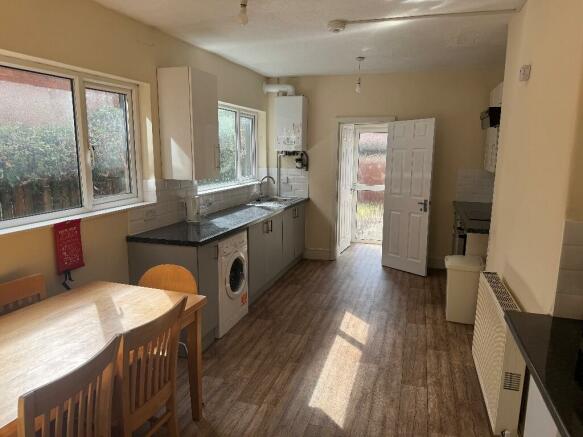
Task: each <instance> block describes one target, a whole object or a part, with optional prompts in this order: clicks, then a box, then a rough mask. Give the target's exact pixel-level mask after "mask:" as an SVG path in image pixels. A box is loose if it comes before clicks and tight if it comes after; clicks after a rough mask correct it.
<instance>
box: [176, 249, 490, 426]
mask: <svg viewBox="0 0 583 437" xmlns="http://www.w3.org/2000/svg"><path fill="white" fill-rule="evenodd" d="M380 257H381V253H380V247H379V246H374V245H354V246H352V247H351V248H350V249H348V250H347V251H346V252H345V253H344V254H343V255H342V256H340V257H339V259H338V260H337V261H335V262H324V261H308V260H304V261H302V262H301V263H300V264H298V265H297V266H296V267H295V268H294V269H293V270H291V271H290V272H289V273H288V274H286V275H285V276H284V277H283V278H282V279H281V280H280V281H279V282H277V283H276V284H275V285H274V286H273V287H272V288H271V290H269V291H268V292H267V293H266V294H265V295H264V296H263V297H262V298H261V299H260V300H259V302H257V304H256V305H254V306H253V307H252V308H251V309H250V313H249V315H248V316H247V317H245V318H244V319H243V320H242V321H241V322H240V323H239V324H238V325H237V326H236V327H235V328H233V330H232V331H231V332H229V334H228V335H227V336H225V337H224V338H223V339H221V340H219V341H217V342H216V343H215V344H214V345H213V346H212V347H211V348H210V349H209V350H207V351H206V352H205V354H204V369H205V370H204V402H205V407H204V420H203V421H202V422H200V423H198V424H195V423H194V422H192V420H191V418H190V404H189V397H188V383H187V381H188V378H187V374H186V367H185V365H186V362H185V360H182V359H181V360H180V363H179V365H180V377H179V378H180V380H179V393H178V397H179V399H180V403H179V414H180V419H179V420H180V425H181V428H182V435H183V436H191V435H193V436H194V435H200V436H333V435H354V436H393V435H395V436H425V435H427V436H461V437H470V436H490V435H491V433H490V430H489V426H488V422H487V416H486V411H485V408H484V404H483V400H482V396H481V393H480V388H479V385H478V380H477V376H476V371H475V368H474V365H473V362H472V357H471V340H472V338H471V334H472V330H471V327H468V326H465V325H459V324H454V323H449V322H446V321H445V319H444V305H445V274H444V273H443V272H432V274H430V275H429V277H427V278H421V277H417V276H414V275H410V274H406V273H402V272H398V271H394V270H390V269H386V268H382V267H381V263H380Z"/></svg>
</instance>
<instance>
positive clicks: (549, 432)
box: [523, 377, 561, 437]
mask: <svg viewBox="0 0 583 437" xmlns="http://www.w3.org/2000/svg"><path fill="white" fill-rule="evenodd" d="M523 435H524V437H541V436H544V437H560V436H561V434H560V433H559V430H558V429H557V425H555V421H554V419H553V417H552V416H551V413H550V412H549V410H548V408H547V406H546V404H545V401H544V399H543V397H542V395H541V392H540V391H539V389H538V387H537V386H536V382H534V380H533V379H532V377H531V378H530V381H529V384H528V400H527V403H526V416H525V419H524V434H523Z"/></svg>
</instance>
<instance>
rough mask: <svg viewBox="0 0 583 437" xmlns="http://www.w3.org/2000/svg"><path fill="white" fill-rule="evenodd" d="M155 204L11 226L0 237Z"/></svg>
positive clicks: (115, 208) (130, 206)
mask: <svg viewBox="0 0 583 437" xmlns="http://www.w3.org/2000/svg"><path fill="white" fill-rule="evenodd" d="M155 203H156V202H154V201H148V202H136V203H130V204H128V205H121V206H116V207H113V208H105V209H100V210H95V211H90V212H83V213H80V214H75V215H69V216H66V217H59V218H55V219H51V220H43V221H40V222H35V223H27V224H25V225H19V226H12V227H9V228H3V229H0V236H2V235H8V234H14V233H16V232H24V231H31V230H34V229H41V228H46V227H49V226H52V225H55V224H57V223H62V222H66V221H69V220H77V219H82V220H83V219H88V218H93V217H99V216H102V215H107V214H115V213H117V212H121V211H127V210H129V209H134V208H140V207H143V206H148V205H154V204H155Z"/></svg>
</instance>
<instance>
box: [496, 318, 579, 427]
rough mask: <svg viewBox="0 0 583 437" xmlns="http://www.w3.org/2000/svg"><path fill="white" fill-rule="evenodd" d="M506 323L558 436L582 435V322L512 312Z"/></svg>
mask: <svg viewBox="0 0 583 437" xmlns="http://www.w3.org/2000/svg"><path fill="white" fill-rule="evenodd" d="M506 321H507V323H508V326H509V328H510V331H511V332H512V335H513V336H514V338H515V339H516V343H517V345H518V347H519V348H520V351H521V352H522V355H523V356H524V360H525V361H526V365H527V367H528V370H529V371H530V374H531V375H532V378H533V379H534V381H535V383H536V385H537V386H538V388H539V390H540V392H541V395H542V397H543V399H544V401H545V403H546V406H547V408H548V410H549V412H550V413H551V415H552V416H553V418H554V419H555V423H556V425H557V428H558V430H559V432H560V433H561V435H562V436H581V435H583V350H582V349H581V348H582V347H583V345H582V340H583V321H582V320H572V319H562V318H559V317H552V316H546V315H543V314H531V313H524V312H514V311H509V312H507V313H506Z"/></svg>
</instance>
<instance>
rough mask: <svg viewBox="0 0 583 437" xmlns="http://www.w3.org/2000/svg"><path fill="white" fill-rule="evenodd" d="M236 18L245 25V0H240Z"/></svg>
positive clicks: (247, 18)
mask: <svg viewBox="0 0 583 437" xmlns="http://www.w3.org/2000/svg"><path fill="white" fill-rule="evenodd" d="M237 19H238V20H239V23H240V24H241V25H242V26H245V25H246V24H247V23H248V22H249V17H248V16H247V0H241V9H240V10H239V15H238V16H237Z"/></svg>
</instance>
